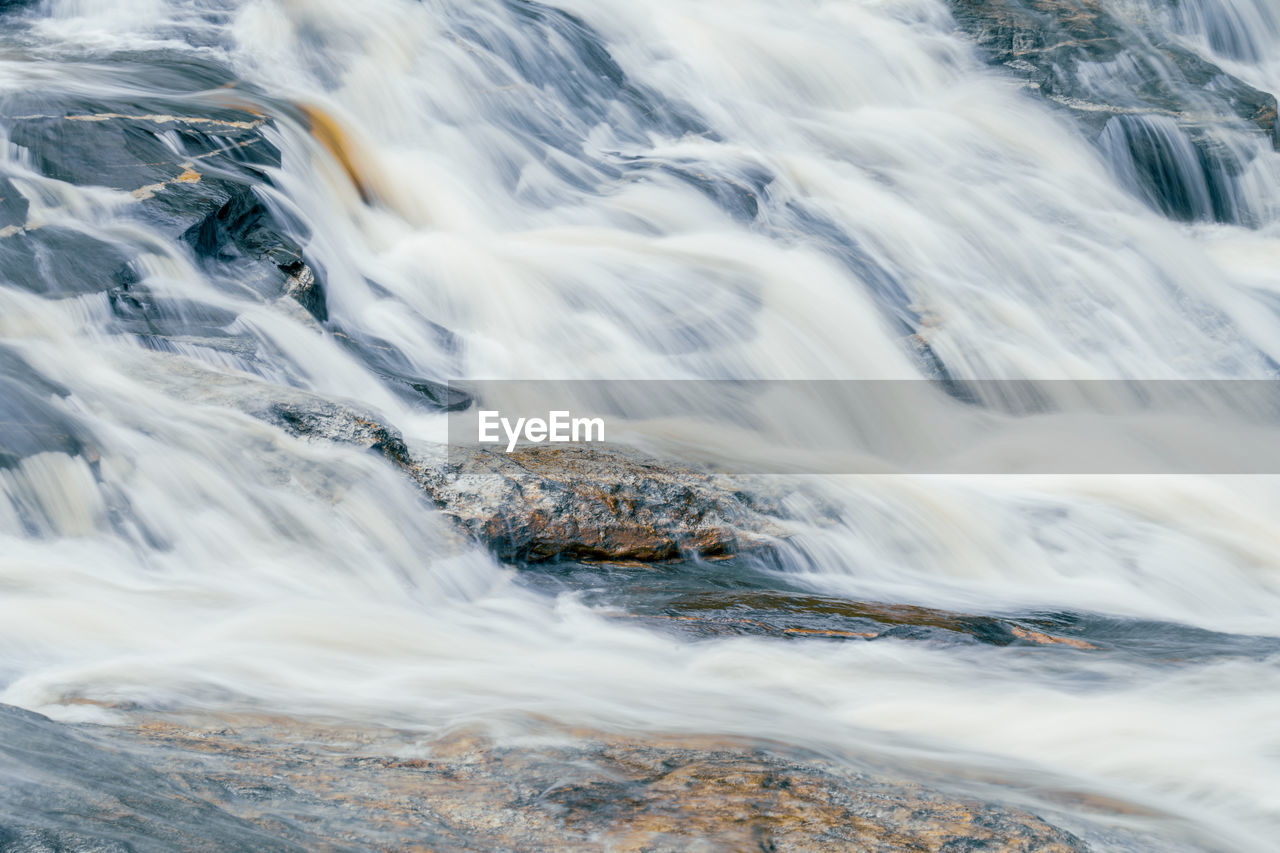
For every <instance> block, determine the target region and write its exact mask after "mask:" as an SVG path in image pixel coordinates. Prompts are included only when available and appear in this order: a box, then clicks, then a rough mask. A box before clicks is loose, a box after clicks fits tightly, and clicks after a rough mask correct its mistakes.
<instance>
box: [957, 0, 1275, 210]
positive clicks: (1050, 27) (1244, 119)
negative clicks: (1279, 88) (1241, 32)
mask: <svg viewBox="0 0 1280 853" xmlns="http://www.w3.org/2000/svg"><path fill="white" fill-rule="evenodd" d="M951 7H952V11H953V14H954V16H955V19H956V22H957V23H958V24H959V25H960V27H961V29H963V30H964V31H965V32H966V33H967V34H969V35H970V36H971V37H972V38H973V39H974V40H975V41H976V42H977V44H978V46H979V47H980V48H981V50H982V51H983V53H984V54H985V56H986V58H987V60H988V61H989V62H990V63H991V64H992V65H997V66H1000V67H1002V68H1003V69H1004V70H1006V71H1007V72H1009V73H1011V74H1013V75H1015V76H1017V77H1019V78H1021V79H1022V80H1024V81H1026V83H1027V85H1028V87H1029V88H1030V89H1031V90H1033V91H1035V92H1036V93H1038V94H1039V95H1040V96H1041V97H1043V98H1045V99H1046V100H1047V101H1049V102H1051V103H1053V104H1055V105H1057V106H1058V107H1060V108H1062V109H1064V110H1065V111H1066V112H1067V113H1068V114H1070V115H1071V116H1072V118H1074V119H1075V121H1076V122H1077V124H1078V125H1079V126H1080V127H1081V128H1082V129H1083V130H1084V132H1085V134H1086V135H1087V136H1088V137H1089V138H1091V139H1093V140H1095V141H1098V142H1099V144H1100V147H1102V148H1103V149H1104V154H1106V155H1107V156H1108V158H1109V159H1111V160H1113V161H1117V160H1120V161H1123V163H1122V165H1121V167H1120V171H1121V172H1122V173H1126V174H1120V175H1119V177H1120V178H1121V179H1122V180H1124V181H1126V182H1128V183H1131V184H1133V186H1132V187H1131V188H1132V189H1133V190H1134V191H1135V192H1137V193H1138V194H1139V195H1141V196H1143V197H1144V198H1146V199H1147V200H1148V201H1149V202H1150V203H1151V204H1152V205H1153V206H1155V207H1157V208H1158V209H1160V210H1162V211H1163V212H1164V213H1166V214H1167V215H1169V216H1172V217H1174V218H1178V219H1184V220H1191V219H1207V218H1212V219H1217V220H1219V221H1226V222H1233V221H1237V220H1239V218H1240V216H1241V211H1240V209H1239V205H1238V204H1237V203H1236V198H1237V196H1238V195H1239V194H1238V193H1237V192H1236V190H1235V186H1234V182H1235V179H1236V177H1237V176H1238V175H1239V174H1240V173H1241V172H1242V171H1243V170H1244V168H1245V166H1246V165H1247V162H1248V158H1249V156H1250V154H1249V153H1248V152H1247V151H1244V150H1241V149H1239V148H1238V147H1237V146H1232V145H1229V144H1225V143H1224V141H1223V139H1222V137H1221V136H1220V135H1219V134H1218V132H1217V131H1218V129H1219V128H1222V127H1232V128H1235V130H1236V131H1238V132H1239V131H1247V130H1248V129H1253V130H1254V132H1255V133H1257V134H1258V135H1260V136H1262V137H1265V139H1266V140H1267V142H1268V144H1269V145H1271V146H1273V147H1274V146H1276V145H1280V129H1278V128H1277V111H1276V99H1275V97H1274V96H1273V95H1271V94H1268V93H1266V92H1262V91H1259V90H1258V89H1255V88H1254V87H1252V86H1250V85H1249V84H1248V83H1245V82H1244V81H1243V80H1240V79H1239V78H1237V77H1234V76H1232V75H1231V74H1229V73H1227V72H1226V71H1224V70H1223V69H1221V68H1219V67H1218V66H1216V65H1214V64H1213V63H1211V62H1208V61H1207V60H1205V59H1204V58H1202V57H1201V56H1199V55H1197V54H1195V53H1193V52H1191V51H1190V50H1187V49H1186V48H1185V47H1183V46H1181V45H1179V44H1176V43H1174V42H1173V41H1171V40H1170V39H1169V38H1168V37H1167V36H1166V35H1165V34H1163V33H1160V32H1158V31H1156V30H1154V29H1151V28H1149V27H1147V26H1146V22H1144V21H1142V20H1140V19H1138V18H1136V17H1134V18H1129V17H1122V16H1121V15H1120V14H1118V13H1117V12H1115V11H1112V9H1110V8H1109V7H1108V6H1107V5H1106V4H1104V3H1102V2H1100V0H951Z"/></svg>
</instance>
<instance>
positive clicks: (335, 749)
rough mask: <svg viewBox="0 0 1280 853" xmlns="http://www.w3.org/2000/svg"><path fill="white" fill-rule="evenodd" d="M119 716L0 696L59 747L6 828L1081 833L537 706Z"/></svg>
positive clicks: (338, 842)
mask: <svg viewBox="0 0 1280 853" xmlns="http://www.w3.org/2000/svg"><path fill="white" fill-rule="evenodd" d="M127 716H128V722H127V723H126V724H125V725H123V726H121V727H119V728H112V729H103V728H98V727H90V726H75V727H72V726H59V725H57V724H54V723H51V722H49V721H48V720H44V719H42V718H39V717H36V716H35V715H29V714H23V713H22V712H18V711H14V710H10V709H0V729H5V731H4V732H3V733H4V734H5V735H6V737H4V738H0V755H4V756H6V757H7V756H9V755H12V754H13V752H14V751H15V750H19V749H21V748H22V747H23V746H28V747H30V746H37V747H38V748H39V749H40V751H38V752H35V753H34V754H36V755H40V756H42V757H43V756H44V755H45V754H46V753H45V750H48V754H49V755H50V756H51V760H49V761H48V762H47V763H45V762H43V761H42V762H41V763H42V764H43V765H44V766H41V767H40V768H39V770H40V773H39V776H37V781H36V782H35V783H34V784H27V785H25V786H23V787H21V788H19V789H18V791H19V793H20V795H25V796H24V799H22V800H21V807H22V808H21V811H17V810H15V809H14V805H13V803H14V798H13V795H12V791H13V789H10V793H9V794H7V795H6V794H4V793H0V804H3V805H4V807H5V808H4V809H3V811H0V827H5V828H6V829H5V830H4V831H7V832H8V833H9V834H10V836H14V835H19V834H21V833H23V832H26V831H29V829H28V827H30V825H31V824H33V823H37V824H38V823H40V822H47V823H46V827H45V828H46V829H47V828H48V826H47V824H51V823H55V822H56V823H57V824H59V826H60V828H61V831H63V832H75V833H76V834H77V835H78V836H79V837H81V838H87V839H93V840H95V841H98V840H100V839H101V840H106V841H111V842H117V843H119V842H127V843H131V844H134V845H135V846H133V847H131V848H129V849H137V850H146V849H152V848H153V847H155V846H156V845H155V842H154V841H153V839H157V838H158V839H163V841H164V842H167V843H168V844H169V845H171V846H170V847H168V848H167V849H210V848H213V849H230V850H239V849H244V845H245V844H246V843H249V844H252V843H257V844H259V845H262V846H260V847H258V848H257V849H272V850H292V849H298V848H302V849H321V848H323V849H335V850H370V849H394V850H441V849H448V850H567V851H604V850H611V851H642V850H643V851H684V850H689V849H704V848H705V849H714V850H771V851H779V853H781V851H818V850H831V849H843V850H857V851H867V852H868V853H872V851H875V853H879V851H884V853H889V851H900V850H920V851H956V850H979V849H988V850H995V849H998V850H1004V851H1036V853H1079V851H1083V850H1087V849H1089V848H1088V846H1087V845H1086V843H1085V842H1084V841H1083V840H1081V839H1080V838H1079V837H1077V836H1076V835H1073V834H1072V833H1070V832H1067V831H1065V830H1063V829H1060V828H1057V827H1055V826H1054V825H1052V824H1051V823H1049V822H1047V821H1046V820H1044V819H1043V818H1041V817H1038V816H1036V815H1035V814H1032V813H1031V812H1029V811H1027V810H1025V809H1023V808H1016V807H1010V806H1003V805H1000V804H997V803H993V802H990V801H985V800H978V799H974V798H972V797H968V796H964V795H956V794H953V793H949V792H947V791H946V790H945V789H944V788H943V787H940V786H939V784H938V783H935V782H929V783H922V782H920V781H915V780H913V779H911V778H909V777H905V776H903V775H901V774H899V773H897V772H894V771H892V770H891V769H888V768H882V767H879V766H872V765H869V764H864V763H862V762H855V761H849V762H843V761H842V762H839V763H838V762H836V761H834V760H832V759H831V758H829V757H823V756H818V755H816V754H813V753H810V752H806V751H805V750H801V749H797V748H794V747H789V746H786V745H784V744H780V743H776V742H769V741H753V740H747V739H739V738H727V737H714V736H681V735H667V734H663V733H650V734H645V735H634V734H632V735H626V736H623V735H618V734H612V733H608V732H602V731H592V730H574V731H567V730H565V729H564V728H561V727H557V726H553V725H549V724H546V723H541V724H540V723H538V722H536V721H532V720H530V721H527V722H526V727H527V728H528V729H529V730H530V733H531V734H532V735H533V738H531V739H525V741H524V745H519V744H518V743H517V745H510V744H504V743H503V742H501V741H499V740H498V739H496V738H495V737H493V736H492V735H489V734H488V733H487V732H485V731H484V730H482V729H479V728H463V729H456V730H454V731H452V732H446V733H443V734H438V735H434V736H429V737H423V736H421V735H414V734H413V733H409V732H398V731H395V730H391V729H383V728H377V727H373V726H367V727H357V726H346V727H344V726H336V725H320V724H316V723H310V722H307V721H303V720H297V719H283V718H278V717H275V718H270V717H262V716H249V715H237V716H229V717H202V718H195V719H181V718H177V717H174V718H168V719H165V718H155V717H147V716H144V715H142V714H140V713H137V712H134V713H131V714H128V715H127ZM11 720H16V721H17V724H18V725H20V726H21V727H22V728H21V729H20V730H19V731H18V734H19V737H18V738H17V739H14V738H12V737H11V736H9V735H10V734H11V731H12V728H11V727H12V726H13V724H12V723H9V722H8V721H11ZM7 726H8V727H9V728H6V727H7ZM530 740H533V741H535V744H534V745H529V743H530ZM28 754H30V753H28ZM27 761H28V762H29V759H28V760H27ZM29 764H30V762H29V763H28V765H27V766H29ZM11 772H12V771H11ZM161 774H163V775H161ZM5 787H6V786H0V790H3V789H4V788H5ZM42 791H44V792H48V794H49V795H51V796H50V797H49V799H48V800H45V801H42V800H41V799H40V797H39V794H40V792H42ZM90 791H92V793H90ZM55 809H56V812H55V814H56V819H55V820H50V814H49V813H50V812H51V811H53V810H55ZM165 809H168V812H167V813H168V814H169V815H171V820H170V821H169V822H168V823H167V824H166V825H163V826H161V825H158V821H157V820H156V818H157V816H159V815H163V814H166V811H165ZM198 815H199V816H204V819H205V821H206V822H205V823H204V824H203V825H198V824H197V825H193V823H192V817H193V816H198ZM160 833H163V835H161V834H160ZM148 842H151V843H148ZM19 849H22V848H19ZM28 849H31V848H28Z"/></svg>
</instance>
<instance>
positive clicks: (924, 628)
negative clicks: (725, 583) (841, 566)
mask: <svg viewBox="0 0 1280 853" xmlns="http://www.w3.org/2000/svg"><path fill="white" fill-rule="evenodd" d="M654 611H656V612H654ZM640 615H641V618H645V619H650V620H658V621H666V622H669V623H673V624H674V625H675V626H677V627H678V628H679V630H681V632H683V633H693V634H695V635H698V636H723V635H743V634H745V635H756V636H774V637H792V638H825V639H833V640H848V639H862V640H880V639H888V638H900V639H926V640H941V641H944V642H955V641H957V640H961V641H968V642H975V641H976V642H979V643H985V644H987V645H994V646H1009V645H1014V644H1026V645H1042V646H1059V647H1062V648H1071V649H1081V650H1090V649H1096V648H1097V646H1095V645H1094V644H1092V643H1090V642H1088V641H1086V640H1082V639H1080V638H1078V637H1070V636H1061V635H1058V634H1052V633H1046V631H1044V630H1042V628H1043V626H1042V625H1037V624H1033V623H1032V622H1031V621H1024V620H1015V619H1006V618H1002V617H996V616H980V615H975V614H970V613H956V612H953V611H948V610H935V609H933V608H929V607H915V606H912V605H906V604H886V603H883V602H874V601H852V600H848V599H842V598H833V597H830V596H821V595H809V594H802V593H794V592H782V591H773V590H747V591H742V590H732V591H722V592H720V591H718V592H702V593H694V594H690V595H682V596H678V597H675V598H673V599H670V600H669V601H666V602H664V603H663V604H662V605H660V606H659V607H658V608H647V609H644V610H642V611H641V614H640Z"/></svg>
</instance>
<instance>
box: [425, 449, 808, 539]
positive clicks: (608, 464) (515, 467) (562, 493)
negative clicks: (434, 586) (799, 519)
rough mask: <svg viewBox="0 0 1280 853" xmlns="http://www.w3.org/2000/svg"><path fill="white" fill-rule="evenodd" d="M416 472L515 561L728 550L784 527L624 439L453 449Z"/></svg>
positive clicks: (767, 512) (730, 484)
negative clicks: (601, 443)
mask: <svg viewBox="0 0 1280 853" xmlns="http://www.w3.org/2000/svg"><path fill="white" fill-rule="evenodd" d="M415 473H416V474H417V478H418V480H419V482H420V483H421V484H422V485H423V487H424V488H425V489H426V490H427V492H428V494H430V495H431V497H432V498H433V499H434V500H435V501H436V503H437V504H438V505H439V506H440V508H441V510H442V511H443V512H444V513H445V515H447V516H449V517H450V518H452V519H454V520H455V521H456V522H457V523H458V524H459V525H460V526H461V527H462V528H463V529H464V530H466V531H468V532H469V533H471V534H472V535H473V536H474V537H476V538H477V539H479V540H480V541H483V542H485V543H487V544H488V545H489V547H490V548H491V549H493V551H494V553H495V554H496V555H497V556H498V558H499V559H502V560H506V561H512V562H534V563H536V562H544V561H548V560H565V559H570V560H613V561H627V560H635V561H642V562H653V561H658V560H672V559H679V558H681V557H690V556H696V557H704V558H715V557H725V556H729V555H731V554H735V553H738V552H740V551H743V550H751V549H756V548H762V547H766V546H767V545H768V544H769V543H770V542H771V541H772V540H773V539H774V538H775V537H778V536H782V535H784V531H783V529H782V528H781V527H780V526H779V525H778V524H777V522H776V521H775V520H773V519H774V518H776V517H777V516H779V515H781V514H782V511H781V508H780V507H779V506H778V505H777V504H776V503H773V502H770V501H766V500H764V499H761V498H760V497H758V496H754V495H752V494H748V493H747V492H744V491H742V490H741V489H739V488H738V487H737V484H736V483H735V482H734V481H733V480H732V479H730V478H728V477H723V476H718V475H714V474H710V473H707V472H704V471H699V470H697V469H694V468H691V467H689V466H687V465H681V464H678V463H673V462H671V461H665V462H660V461H659V460H656V459H653V458H650V457H646V456H644V455H643V454H640V453H638V452H636V451H633V450H629V449H626V448H621V447H612V448H601V447H598V446H590V445H568V446H563V447H558V446H550V445H542V446H536V445H535V446H529V447H523V448H518V449H517V450H516V451H515V452H513V453H510V454H508V453H503V452H486V451H476V450H470V449H464V448H451V449H450V451H449V459H448V461H447V462H445V464H444V465H443V466H440V467H437V468H424V467H422V466H420V465H417V464H415Z"/></svg>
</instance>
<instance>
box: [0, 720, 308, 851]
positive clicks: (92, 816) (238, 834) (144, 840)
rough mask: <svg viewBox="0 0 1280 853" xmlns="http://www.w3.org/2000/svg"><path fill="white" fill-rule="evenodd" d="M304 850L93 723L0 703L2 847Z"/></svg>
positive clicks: (41, 849)
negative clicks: (176, 778) (107, 738)
mask: <svg viewBox="0 0 1280 853" xmlns="http://www.w3.org/2000/svg"><path fill="white" fill-rule="evenodd" d="M304 849H307V848H306V847H304V846H301V845H298V844H294V843H291V842H289V841H286V840H285V839H284V838H282V837H280V836H279V834H276V833H271V832H267V831H264V830H262V829H260V828H259V827H257V826H255V825H254V824H253V823H251V822H249V821H247V820H244V819H242V818H239V817H235V816H233V815H231V814H229V813H227V812H225V811H223V810H222V809H220V808H218V807H217V806H215V805H212V804H210V803H208V802H205V801H202V800H200V799H197V798H193V797H191V796H189V795H188V794H187V792H186V791H184V790H183V789H182V788H181V787H180V786H178V785H175V784H174V783H173V782H172V781H171V780H170V777H169V774H168V773H167V772H166V771H164V770H162V769H159V768H157V767H155V766H149V765H148V763H147V761H146V760H145V759H144V758H143V757H142V756H140V755H138V754H137V753H136V752H135V753H134V754H130V753H129V752H128V751H126V750H124V749H121V748H120V747H119V746H113V745H111V744H110V743H104V742H103V740H102V739H101V738H99V737H95V736H94V733H93V732H92V731H88V730H85V729H83V728H77V727H71V726H65V725H60V724H58V723H55V722H53V721H52V720H49V719H48V718H46V717H42V716H40V715H38V714H32V713H29V712H27V711H22V710H20V709H18V708H14V707H11V706H8V705H0V853H46V851H48V852H49V853H71V851H76V853H81V851H83V853H148V851H154V853H169V851H174V850H184V851H187V850H189V851H205V850H207V851H265V850H273V851H286V850H288V851H292V850H298V851H301V850H304Z"/></svg>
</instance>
